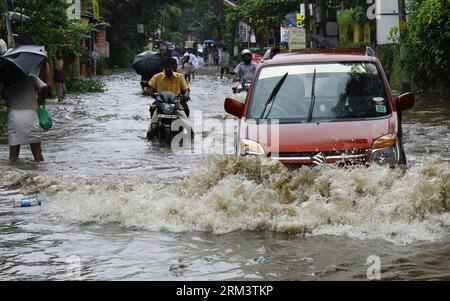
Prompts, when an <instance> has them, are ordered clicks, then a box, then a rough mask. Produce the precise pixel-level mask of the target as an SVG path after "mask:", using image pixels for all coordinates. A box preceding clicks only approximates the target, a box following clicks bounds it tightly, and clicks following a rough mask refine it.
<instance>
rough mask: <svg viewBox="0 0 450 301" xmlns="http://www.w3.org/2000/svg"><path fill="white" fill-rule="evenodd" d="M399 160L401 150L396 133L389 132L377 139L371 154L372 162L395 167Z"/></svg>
mask: <svg viewBox="0 0 450 301" xmlns="http://www.w3.org/2000/svg"><path fill="white" fill-rule="evenodd" d="M399 160H400V150H399V144H398V137H397V135H396V134H389V135H386V136H383V137H380V138H378V139H377V140H375V142H374V143H373V146H372V152H371V154H370V161H371V162H372V163H375V164H379V165H389V166H390V167H394V166H395V165H396V164H397V163H398V162H399Z"/></svg>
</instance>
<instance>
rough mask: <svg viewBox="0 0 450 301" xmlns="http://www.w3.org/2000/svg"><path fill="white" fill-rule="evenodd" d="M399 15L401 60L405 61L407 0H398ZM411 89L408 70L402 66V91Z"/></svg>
mask: <svg viewBox="0 0 450 301" xmlns="http://www.w3.org/2000/svg"><path fill="white" fill-rule="evenodd" d="M398 17H399V19H400V20H399V21H400V23H399V24H400V41H399V43H400V61H401V62H403V60H404V57H405V49H404V47H403V43H402V40H403V39H404V38H405V36H406V30H407V29H406V4H405V0H398ZM408 91H411V83H410V82H409V76H408V72H407V71H406V70H405V69H403V68H402V92H408Z"/></svg>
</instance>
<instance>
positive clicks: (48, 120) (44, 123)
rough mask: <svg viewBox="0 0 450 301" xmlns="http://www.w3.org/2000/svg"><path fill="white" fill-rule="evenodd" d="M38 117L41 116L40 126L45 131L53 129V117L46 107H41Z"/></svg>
mask: <svg viewBox="0 0 450 301" xmlns="http://www.w3.org/2000/svg"><path fill="white" fill-rule="evenodd" d="M38 116H39V125H40V126H41V128H42V129H43V130H44V131H47V130H49V129H51V128H52V125H53V120H52V116H51V115H50V113H49V112H48V111H47V109H46V108H45V106H44V105H40V106H39V111H38Z"/></svg>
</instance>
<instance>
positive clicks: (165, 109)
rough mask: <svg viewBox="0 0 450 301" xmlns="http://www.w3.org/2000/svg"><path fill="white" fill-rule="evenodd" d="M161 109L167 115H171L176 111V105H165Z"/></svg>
mask: <svg viewBox="0 0 450 301" xmlns="http://www.w3.org/2000/svg"><path fill="white" fill-rule="evenodd" d="M161 108H162V110H163V112H164V113H165V114H170V113H172V112H173V110H174V109H175V105H174V104H171V103H163V104H162V106H161Z"/></svg>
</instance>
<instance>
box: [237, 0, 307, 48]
mask: <svg viewBox="0 0 450 301" xmlns="http://www.w3.org/2000/svg"><path fill="white" fill-rule="evenodd" d="M298 7H299V1H298V0H248V1H245V2H244V3H243V4H242V5H240V6H239V7H238V8H237V9H236V11H237V12H238V18H239V19H240V20H242V21H244V22H246V23H248V24H249V25H250V26H251V27H252V28H253V29H254V30H255V31H256V34H257V36H258V37H259V41H260V43H261V45H260V48H262V45H263V44H264V40H265V39H266V38H267V34H268V32H269V31H270V30H271V29H273V28H278V27H279V25H280V22H281V20H282V19H283V18H284V17H285V16H286V15H287V14H288V13H290V12H294V11H297V10H298Z"/></svg>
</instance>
